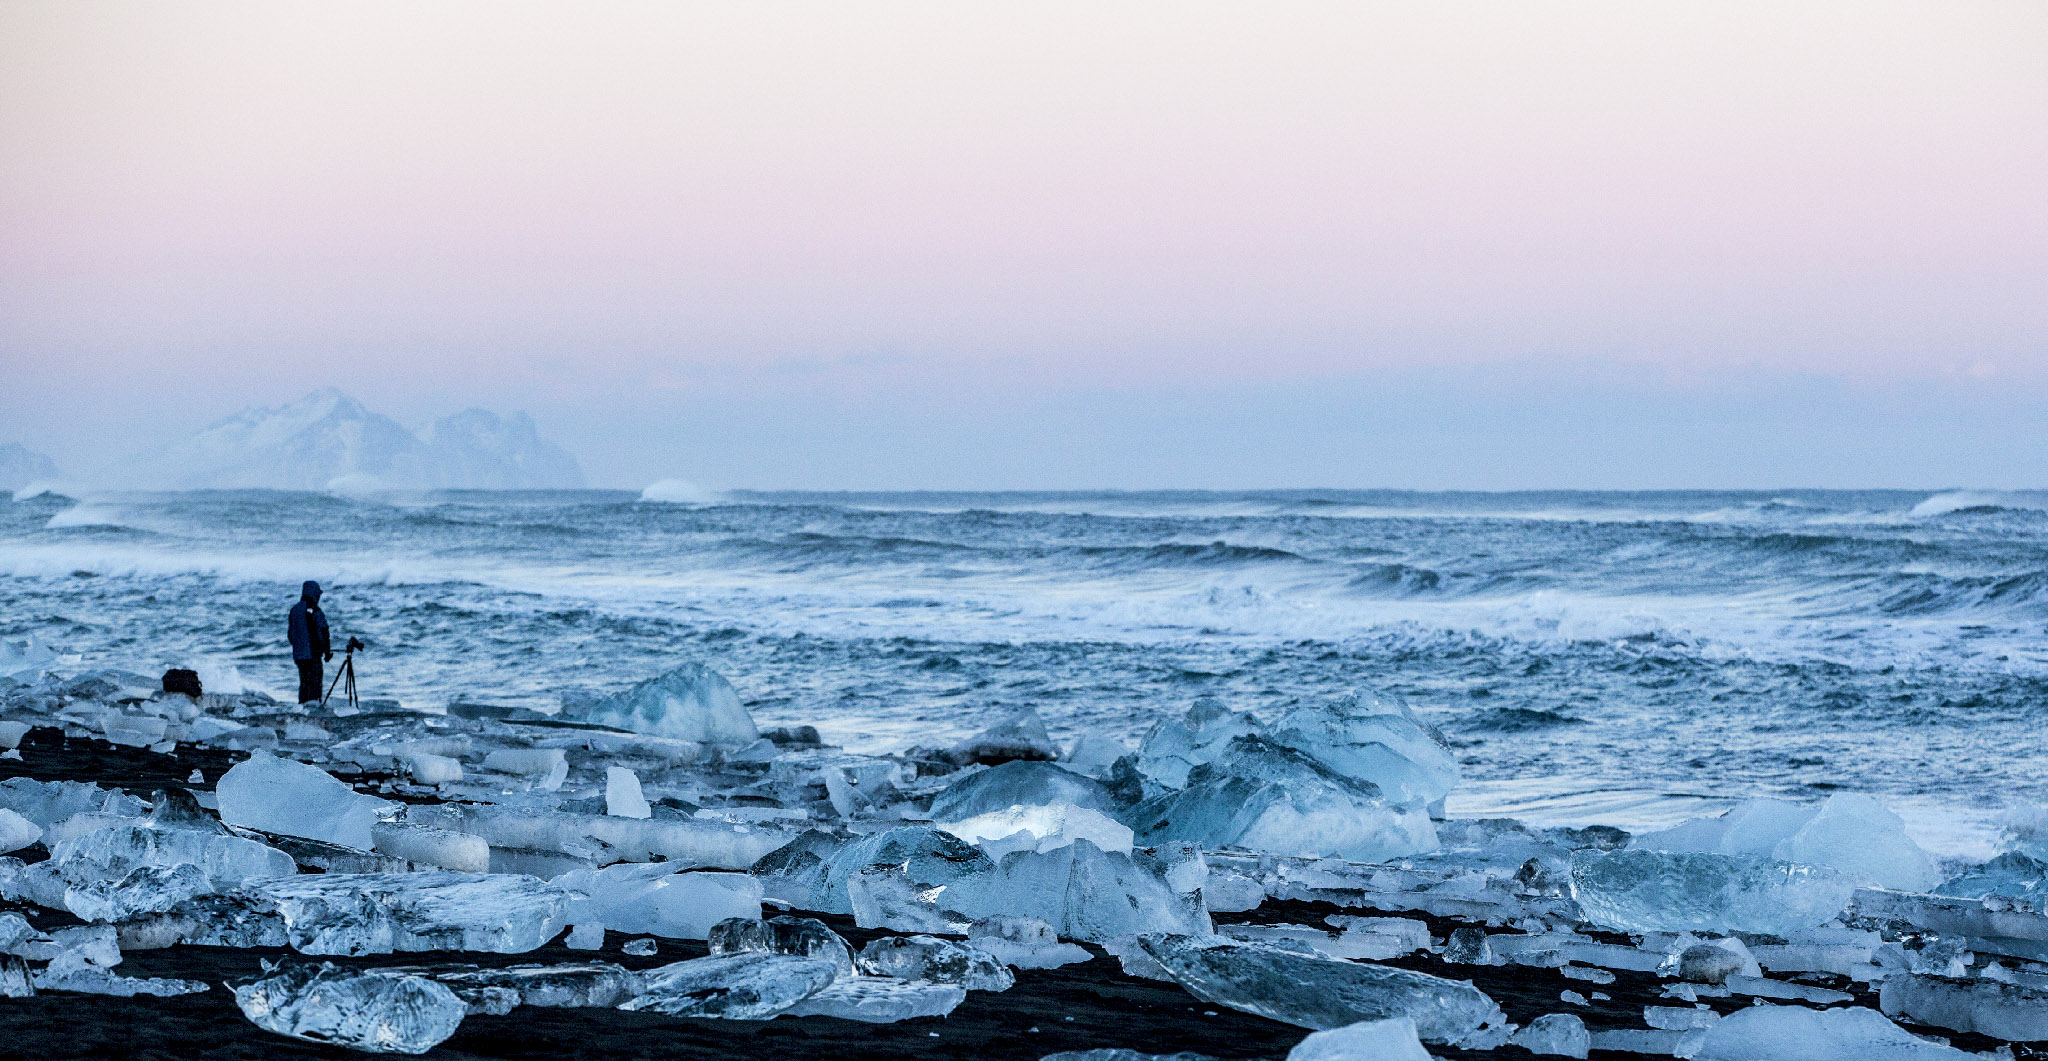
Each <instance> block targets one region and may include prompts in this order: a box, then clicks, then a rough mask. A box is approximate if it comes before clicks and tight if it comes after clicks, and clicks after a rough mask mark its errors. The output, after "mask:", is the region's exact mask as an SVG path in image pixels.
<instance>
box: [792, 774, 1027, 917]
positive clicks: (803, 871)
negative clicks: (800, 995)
mask: <svg viewBox="0 0 2048 1061" xmlns="http://www.w3.org/2000/svg"><path fill="white" fill-rule="evenodd" d="M1055 769H1057V768H1056V767H1055ZM878 864H888V865H898V866H902V867H904V872H905V875H906V876H907V877H908V878H909V879H910V880H911V881H914V882H916V883H919V884H922V885H925V886H927V887H931V886H937V885H944V884H947V883H949V882H951V881H953V880H955V879H958V878H960V877H964V876H970V875H974V874H980V873H987V872H990V871H992V870H994V868H995V863H994V862H993V861H992V860H990V859H989V857H988V856H987V855H984V854H982V853H981V852H980V851H979V850H977V849H976V848H975V847H973V846H972V845H970V844H968V843H967V842H966V841H964V840H961V839H960V838H959V837H956V836H953V835H951V834H949V833H944V832H940V831H939V830H937V829H930V828H924V827H921V826H902V827H899V828H895V829H889V830H885V831H883V832H879V833H871V834H869V835H867V836H863V837H860V838H858V839H855V840H841V839H839V838H837V837H833V836H831V835H829V834H826V833H822V832H816V831H812V832H807V833H804V834H803V835H801V836H799V837H797V838H796V839H795V840H793V841H791V842H790V843H789V844H787V845H786V846H784V847H782V848H780V849H778V850H776V851H773V852H771V853H769V854H768V855H767V856H765V857H763V858H762V859H761V860H760V861H759V862H758V863H756V864H755V865H754V868H753V873H754V875H755V876H756V877H758V878H759V879H760V880H761V882H762V886H763V888H764V889H765V890H766V893H767V894H768V895H769V896H771V897H773V898H776V899H780V900H782V901H784V902H787V903H790V904H792V905H794V906H797V907H800V908H802V909H805V910H817V911H820V912H823V913H828V914H851V913H853V900H852V898H851V897H850V896H849V895H848V894H847V880H848V878H850V877H852V876H853V875H854V874H856V873H859V872H860V871H861V870H863V869H865V868H867V867H869V866H872V865H878Z"/></svg>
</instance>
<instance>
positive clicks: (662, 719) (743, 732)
mask: <svg viewBox="0 0 2048 1061" xmlns="http://www.w3.org/2000/svg"><path fill="white" fill-rule="evenodd" d="M562 717H564V718H571V719H576V720H578V721H582V722H590V723H595V724H597V725H602V726H614V727H617V728H619V729H626V730H632V731H633V732H635V733H652V734H656V735H658V736H663V737H675V738H677V739H680V740H688V741H697V742H699V743H703V744H748V743H751V742H752V741H754V740H757V739H759V737H760V736H761V733H760V731H759V730H758V729H756V728H755V727H754V720H753V718H752V716H750V715H748V714H747V709H746V708H745V707H744V706H742V705H741V704H740V698H739V694H738V693H736V692H734V691H733V687H732V683H730V682H728V681H726V680H725V678H724V676H722V675H720V674H719V673H718V672H717V671H714V670H712V669H711V668H709V667H706V666H705V665H703V664H701V663H686V664H683V665H682V666H680V667H677V668H675V669H674V670H671V671H669V672H667V673H666V674H663V675H661V676H660V677H657V678H650V679H648V680H647V681H644V682H641V683H640V684H638V685H636V686H634V687H632V688H631V689H628V690H626V691H625V692H622V693H618V694H615V695H612V696H606V697H602V698H598V699H592V700H565V701H564V703H563V705H562Z"/></svg>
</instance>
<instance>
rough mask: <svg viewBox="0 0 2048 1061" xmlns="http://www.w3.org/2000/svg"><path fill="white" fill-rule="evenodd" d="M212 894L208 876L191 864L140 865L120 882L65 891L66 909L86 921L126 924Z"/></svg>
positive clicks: (90, 883)
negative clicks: (123, 922)
mask: <svg viewBox="0 0 2048 1061" xmlns="http://www.w3.org/2000/svg"><path fill="white" fill-rule="evenodd" d="M212 891H213V885H212V884H210V883H208V881H207V879H206V874H204V873H202V872H200V870H199V867H197V866H194V865H192V864H191V863H189V862H180V863H178V864H177V865H174V866H139V867H137V868H135V869H134V870H131V871H130V872H129V873H128V875H127V876H125V877H122V878H121V879H120V880H118V881H110V880H94V881H87V882H85V883H83V884H74V885H71V886H70V887H68V888H66V889H64V907H65V909H68V910H70V911H71V912H72V913H73V914H76V915H78V917H79V918H80V919H82V920H85V921H126V920H128V919H129V918H131V917H135V916H137V915H138V914H160V913H163V912H164V911H166V910H169V909H171V908H172V907H174V906H176V905H178V904H179V903H182V902H184V901H186V900H188V899H192V898H195V897H197V896H201V895H207V894H210V893H211V892H212Z"/></svg>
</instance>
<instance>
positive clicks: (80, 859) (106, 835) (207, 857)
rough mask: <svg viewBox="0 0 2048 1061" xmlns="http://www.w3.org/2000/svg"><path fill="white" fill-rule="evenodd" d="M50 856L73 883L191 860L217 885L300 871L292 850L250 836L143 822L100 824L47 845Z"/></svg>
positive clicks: (121, 875) (110, 878) (189, 861)
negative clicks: (151, 824)
mask: <svg viewBox="0 0 2048 1061" xmlns="http://www.w3.org/2000/svg"><path fill="white" fill-rule="evenodd" d="M50 861H51V862H52V863H53V864H55V865H56V866H57V867H58V868H59V869H60V870H61V871H62V873H63V876H64V877H65V879H66V880H69V881H72V882H84V881H87V880H93V879H103V880H120V879H121V878H123V877H126V876H127V875H128V874H129V873H131V872H133V871H135V870H137V869H139V868H141V867H143V866H175V865H178V864H179V863H189V864H191V865H194V866H197V867H199V870H200V872H202V873H204V874H205V875H206V879H207V881H208V882H210V883H211V884H212V885H213V887H214V888H216V889H219V888H226V887H230V886H232V885H235V884H239V883H241V882H243V881H245V880H254V879H257V878H263V877H288V876H291V875H292V874H295V873H297V872H298V871H299V867H298V864H297V863H295V862H293V861H292V857H291V856H290V855H287V854H285V853H284V852H282V851H279V850H278V849H277V848H274V847H269V846H266V845H264V844H259V843H257V842H256V841H254V840H245V839H243V838H242V837H239V836H225V835H221V834H218V833H206V832H200V831H198V830H196V829H160V828H151V827H148V826H141V825H124V826H119V827H116V828H112V829H99V830H96V831H93V832H89V833H86V834H85V835H83V836H78V837H74V838H72V839H69V840H63V841H60V842H58V843H57V845H56V846H55V847H54V848H52V849H51V851H50Z"/></svg>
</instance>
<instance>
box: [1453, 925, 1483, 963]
mask: <svg viewBox="0 0 2048 1061" xmlns="http://www.w3.org/2000/svg"><path fill="white" fill-rule="evenodd" d="M1444 960H1445V961H1447V962H1452V963H1454V964H1457V965H1491V964H1493V948H1492V947H1491V946H1490V945H1489V944H1488V943H1487V942H1486V930H1485V929H1483V928H1480V927H1479V926H1478V925H1459V926H1458V927H1457V928H1454V929H1452V930H1451V934H1450V936H1449V938H1447V939H1445V940H1444Z"/></svg>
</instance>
